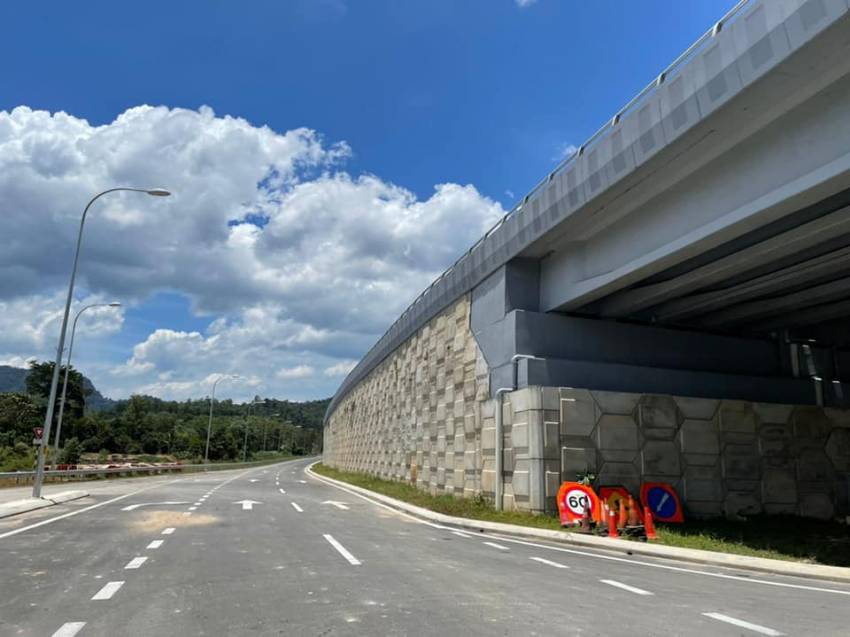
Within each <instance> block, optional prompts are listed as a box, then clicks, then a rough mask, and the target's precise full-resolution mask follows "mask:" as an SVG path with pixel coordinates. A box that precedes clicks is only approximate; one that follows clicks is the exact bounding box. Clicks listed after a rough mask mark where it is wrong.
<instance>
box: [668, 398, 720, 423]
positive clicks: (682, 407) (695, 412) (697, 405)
mask: <svg viewBox="0 0 850 637" xmlns="http://www.w3.org/2000/svg"><path fill="white" fill-rule="evenodd" d="M673 400H675V401H676V406H677V407H678V408H679V411H680V412H682V417H683V418H691V419H693V420H711V419H712V418H714V415H715V414H716V413H717V409H718V408H719V407H720V401H719V400H714V399H712V398H689V397H687V396H674V397H673Z"/></svg>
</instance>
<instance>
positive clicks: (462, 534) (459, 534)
mask: <svg viewBox="0 0 850 637" xmlns="http://www.w3.org/2000/svg"><path fill="white" fill-rule="evenodd" d="M452 535H457V536H458V537H467V538H469V537H472V536H471V535H467V534H466V533H461V532H460V531H452Z"/></svg>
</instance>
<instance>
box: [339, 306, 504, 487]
mask: <svg viewBox="0 0 850 637" xmlns="http://www.w3.org/2000/svg"><path fill="white" fill-rule="evenodd" d="M469 313H470V301H469V298H468V297H464V298H462V299H460V300H459V301H457V302H456V303H454V304H453V305H452V306H451V307H449V308H447V309H446V310H444V311H443V312H442V313H440V314H439V315H437V316H436V317H435V318H433V319H432V320H431V321H430V322H429V323H428V324H427V325H426V326H425V327H423V328H422V329H420V330H419V331H418V332H417V333H416V334H414V335H413V336H412V337H411V338H410V339H408V340H407V341H405V343H404V344H402V345H401V346H400V347H399V348H397V349H396V350H395V351H394V352H393V353H392V354H391V355H390V356H388V357H387V358H386V359H384V361H382V362H381V363H380V364H379V365H378V366H377V367H376V368H375V369H374V370H372V372H370V374H369V375H368V376H367V377H366V378H365V379H364V380H363V381H361V382H360V383H359V384H358V385H357V387H356V388H354V389H353V390H352V391H351V392H350V393H349V394H347V395H346V397H345V398H344V399H343V401H342V402H341V403H340V404H339V406H338V407H337V408H336V409H335V410H334V412H333V413H332V414H331V416H330V418H329V419H328V421H327V422H326V424H325V430H324V454H323V461H324V462H325V463H327V464H328V465H331V466H334V467H337V468H339V469H343V470H348V471H360V472H364V473H369V474H372V475H376V476H379V477H382V478H386V479H392V480H399V481H405V482H409V483H411V484H414V485H416V486H417V487H418V488H421V489H423V490H426V491H429V492H430V493H433V494H437V493H451V494H456V495H463V496H467V497H469V496H474V495H477V494H479V493H481V491H482V466H484V465H485V464H487V463H488V462H489V460H490V459H488V458H486V457H485V454H483V453H482V438H483V437H486V436H487V433H486V432H485V431H484V429H483V428H482V425H483V423H484V421H487V422H490V421H492V419H493V416H494V412H493V405H494V404H495V403H494V402H493V401H491V400H490V399H489V381H488V378H489V376H488V369H487V366H486V363H485V362H484V358H483V356H482V355H481V353H480V351H479V349H478V346H477V344H476V342H475V339H474V338H473V336H472V332H471V331H470V329H469ZM488 404H489V407H488ZM488 409H489V411H488Z"/></svg>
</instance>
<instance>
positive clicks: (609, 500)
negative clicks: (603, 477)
mask: <svg viewBox="0 0 850 637" xmlns="http://www.w3.org/2000/svg"><path fill="white" fill-rule="evenodd" d="M630 495H631V494H630V493H629V490H628V489H626V487H624V486H622V485H617V486H612V487H599V498H600V500H602V504H607V505H608V508H609V509H610V510H611V511H614V512H615V513H616V512H619V510H620V500H623V505H624V506H625V508H626V510H627V511H628V509H629V496H630ZM632 501H633V502H634V500H632ZM635 506H636V508H637V514H638V519H639V520H641V522H642V521H643V511H641V510H640V507H639V506H637V504H635Z"/></svg>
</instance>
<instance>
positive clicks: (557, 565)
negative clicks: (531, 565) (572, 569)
mask: <svg viewBox="0 0 850 637" xmlns="http://www.w3.org/2000/svg"><path fill="white" fill-rule="evenodd" d="M528 559H530V560H534V561H535V562H540V563H541V564H548V565H549V566H554V567H555V568H569V566H567V565H566V564H558V562H553V561H552V560H547V559H546V558H543V557H529V558H528Z"/></svg>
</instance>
